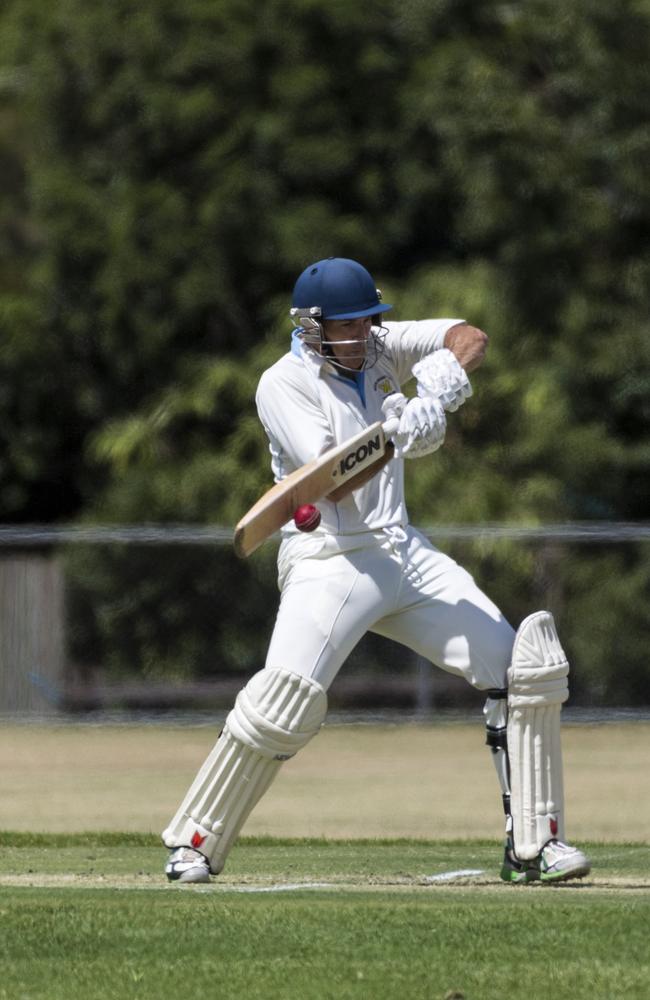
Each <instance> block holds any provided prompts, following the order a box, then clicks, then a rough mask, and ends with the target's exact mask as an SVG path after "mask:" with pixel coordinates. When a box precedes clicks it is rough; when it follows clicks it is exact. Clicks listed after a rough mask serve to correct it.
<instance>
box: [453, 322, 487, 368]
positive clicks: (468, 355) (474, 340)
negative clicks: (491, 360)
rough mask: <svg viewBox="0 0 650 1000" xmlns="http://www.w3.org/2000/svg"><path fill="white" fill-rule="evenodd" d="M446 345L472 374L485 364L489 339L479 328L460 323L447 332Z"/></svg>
mask: <svg viewBox="0 0 650 1000" xmlns="http://www.w3.org/2000/svg"><path fill="white" fill-rule="evenodd" d="M444 343H445V347H447V348H448V349H449V350H450V351H451V352H452V354H454V355H455V356H456V359H457V360H458V363H459V364H460V365H461V366H462V367H463V368H464V369H465V371H466V372H471V371H473V370H474V369H475V368H478V366H479V365H480V364H481V363H482V362H483V360H484V358H485V354H486V351H487V346H488V338H487V334H486V333H483V331H482V330H479V328H478V327H476V326H470V325H469V323H458V324H457V325H456V326H452V327H451V329H449V330H447V332H446V334H445V342H444Z"/></svg>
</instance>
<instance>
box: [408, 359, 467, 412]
mask: <svg viewBox="0 0 650 1000" xmlns="http://www.w3.org/2000/svg"><path fill="white" fill-rule="evenodd" d="M413 374H414V375H415V377H416V379H417V380H418V382H417V393H418V396H420V397H421V398H426V397H427V396H433V397H435V398H436V399H439V400H440V402H441V403H442V405H443V407H444V408H445V410H447V411H448V412H449V413H454V412H455V411H456V410H457V409H458V407H459V406H462V404H463V403H464V402H465V400H466V399H469V397H470V396H471V395H472V386H471V385H470V381H469V379H468V377H467V374H466V372H465V369H464V368H462V367H461V365H460V364H459V363H458V360H457V358H456V355H455V354H453V353H452V352H451V351H449V350H448V349H447V348H446V347H444V348H442V349H441V350H439V351H435V352H434V353H433V354H429V355H427V357H426V358H423V359H422V361H418V362H417V364H415V365H413Z"/></svg>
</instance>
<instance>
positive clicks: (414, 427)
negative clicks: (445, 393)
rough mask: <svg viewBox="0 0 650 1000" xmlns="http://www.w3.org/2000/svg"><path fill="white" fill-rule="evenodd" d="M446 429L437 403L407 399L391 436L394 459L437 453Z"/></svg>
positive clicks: (426, 399) (443, 414)
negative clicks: (393, 446)
mask: <svg viewBox="0 0 650 1000" xmlns="http://www.w3.org/2000/svg"><path fill="white" fill-rule="evenodd" d="M446 429H447V420H446V417H445V411H444V410H443V408H442V404H441V403H440V402H439V401H438V400H437V399H434V398H433V397H427V398H424V399H420V398H418V397H415V398H414V399H410V400H409V401H408V403H407V405H406V407H405V408H404V411H403V412H402V415H401V417H400V421H399V427H398V428H397V431H396V432H395V434H394V435H393V444H394V445H395V454H396V456H397V457H398V458H421V457H422V456H423V455H429V454H431V452H433V451H437V449H438V448H439V447H440V445H441V444H442V443H443V441H444V440H445V431H446Z"/></svg>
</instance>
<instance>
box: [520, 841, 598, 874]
mask: <svg viewBox="0 0 650 1000" xmlns="http://www.w3.org/2000/svg"><path fill="white" fill-rule="evenodd" d="M590 871H591V862H590V861H589V859H588V858H587V857H586V855H584V854H583V853H582V851H579V850H578V848H577V847H572V846H571V845H570V844H565V843H564V842H563V841H561V840H549V841H548V843H547V844H544V846H543V848H542V849H541V851H540V852H539V854H538V855H537V857H536V858H533V859H532V860H531V861H522V860H520V859H519V858H518V857H517V856H516V854H515V853H514V851H513V850H512V847H510V846H506V852H505V857H504V859H503V865H502V868H501V878H502V879H503V881H504V882H561V881H563V880H566V879H570V878H584V876H585V875H588V874H589V872H590Z"/></svg>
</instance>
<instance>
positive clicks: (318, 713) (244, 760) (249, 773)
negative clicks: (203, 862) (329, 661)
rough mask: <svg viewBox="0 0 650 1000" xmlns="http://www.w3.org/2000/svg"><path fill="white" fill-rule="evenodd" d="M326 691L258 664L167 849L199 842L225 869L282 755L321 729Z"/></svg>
mask: <svg viewBox="0 0 650 1000" xmlns="http://www.w3.org/2000/svg"><path fill="white" fill-rule="evenodd" d="M326 712H327V695H326V693H325V690H324V688H323V687H322V686H321V685H320V684H318V683H316V681H312V680H309V679H308V678H305V677H301V676H300V675H299V674H294V673H292V672H290V671H287V670H260V671H259V672H258V673H257V674H255V676H254V677H252V678H251V680H250V681H249V682H248V684H247V685H246V687H245V688H244V689H243V690H242V691H240V693H239V695H238V696H237V700H236V702H235V707H234V708H233V710H232V712H230V714H229V716H228V718H227V719H226V725H225V726H224V729H223V732H222V733H221V736H220V737H219V739H218V740H217V742H216V744H215V746H214V748H213V749H212V752H211V753H210V754H209V756H208V757H207V759H206V761H205V763H204V764H203V766H202V767H201V769H200V771H199V773H198V774H197V776H196V778H195V779H194V782H193V784H192V786H191V788H190V790H189V791H188V793H187V795H186V796H185V799H184V800H183V802H182V803H181V806H180V808H179V810H178V812H177V813H176V815H175V816H174V818H173V820H172V821H171V823H170V824H169V826H168V827H167V829H166V830H165V831H164V832H163V835H162V839H163V841H164V843H165V844H166V845H167V847H170V848H174V847H182V846H184V847H194V848H196V850H198V851H201V853H202V854H204V855H205V856H206V857H207V858H208V860H209V862H210V870H211V871H212V872H213V874H217V873H218V872H220V871H221V869H222V868H223V866H224V864H225V860H226V857H227V854H228V851H229V850H230V848H231V846H232V844H233V841H234V840H235V838H236V837H237V834H238V833H239V831H240V830H241V828H242V826H243V824H244V822H245V821H246V819H247V818H248V816H249V815H250V813H251V811H252V809H253V808H254V806H255V805H256V804H257V803H258V802H259V800H260V799H261V797H262V795H263V794H264V792H265V791H266V790H267V788H268V787H269V785H270V784H271V782H272V781H273V779H274V777H275V775H276V774H277V772H278V769H279V768H280V766H281V764H282V762H283V761H285V760H288V759H289V758H290V757H293V755H294V754H295V753H297V752H298V750H300V748H301V747H303V746H305V744H306V743H308V742H309V740H311V739H312V737H314V736H315V735H316V733H317V732H318V730H319V729H320V727H321V725H322V723H323V720H324V718H325V714H326Z"/></svg>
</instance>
